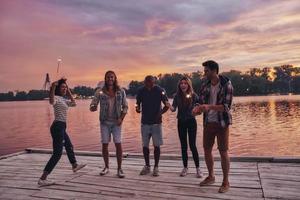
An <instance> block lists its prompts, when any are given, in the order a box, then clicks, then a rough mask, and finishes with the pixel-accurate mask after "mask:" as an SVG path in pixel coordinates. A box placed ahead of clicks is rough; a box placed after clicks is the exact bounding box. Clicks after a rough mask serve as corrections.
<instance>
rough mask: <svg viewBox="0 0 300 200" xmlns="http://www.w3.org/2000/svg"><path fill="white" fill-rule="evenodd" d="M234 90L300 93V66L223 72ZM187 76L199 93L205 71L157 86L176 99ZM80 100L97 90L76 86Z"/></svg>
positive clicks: (131, 90) (132, 91)
mask: <svg viewBox="0 0 300 200" xmlns="http://www.w3.org/2000/svg"><path fill="white" fill-rule="evenodd" d="M221 75H224V76H227V77H228V78H229V79H230V80H231V82H232V85H233V87H234V95H235V96H251V95H268V94H287V93H293V94H300V67H294V66H293V65H282V66H278V67H272V68H270V67H264V68H251V69H250V70H248V71H246V72H242V71H237V70H231V71H228V72H223V73H221ZM183 76H187V77H189V78H190V79H191V81H192V83H193V87H194V90H195V91H196V92H197V93H198V92H199V90H200V87H201V84H202V81H203V77H204V74H203V72H200V71H197V72H192V73H188V74H180V73H170V74H159V75H157V77H156V78H157V84H158V85H160V86H161V87H163V88H164V89H165V90H166V92H167V95H168V96H169V97H172V96H173V95H174V94H175V93H176V90H177V84H178V81H179V80H180V79H181V78H182V77H183ZM142 85H143V81H137V80H132V81H131V82H130V83H129V86H128V88H126V89H125V88H124V89H125V90H126V93H127V95H130V96H135V95H136V94H137V91H138V89H139V88H140V87H141V86H142ZM71 90H72V92H73V93H74V94H75V95H76V96H77V97H78V98H86V97H91V96H93V95H94V92H95V88H92V87H87V86H76V87H74V88H73V89H71ZM48 96H49V91H46V90H30V91H29V92H25V91H16V92H7V93H0V101H24V100H42V99H45V98H48Z"/></svg>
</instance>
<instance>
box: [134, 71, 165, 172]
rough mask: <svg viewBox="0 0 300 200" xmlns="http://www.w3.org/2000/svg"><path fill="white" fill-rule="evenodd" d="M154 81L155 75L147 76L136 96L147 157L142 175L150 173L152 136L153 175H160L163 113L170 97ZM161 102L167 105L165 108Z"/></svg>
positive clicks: (145, 157)
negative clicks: (151, 143)
mask: <svg viewBox="0 0 300 200" xmlns="http://www.w3.org/2000/svg"><path fill="white" fill-rule="evenodd" d="M154 83H155V78H154V77H153V76H146V78H145V81H144V86H143V87H141V88H140V89H139V91H138V94H137V96H136V112H137V113H141V112H142V125H141V133H142V142H143V155H144V159H145V166H144V167H143V169H142V171H141V172H140V175H146V174H149V173H150V159H149V156H150V155H149V154H150V152H149V143H150V139H151V137H152V141H153V146H154V160H155V164H154V169H153V176H159V171H158V163H159V158H160V146H161V145H162V144H163V139H162V125H161V124H162V114H164V113H165V112H166V111H167V110H168V107H167V106H166V102H168V97H167V95H166V92H165V90H164V89H163V88H161V87H159V86H158V85H155V84H154ZM161 103H163V104H164V105H165V106H164V108H163V109H162V107H161ZM141 108H142V110H141Z"/></svg>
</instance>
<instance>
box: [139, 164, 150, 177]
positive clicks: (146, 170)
mask: <svg viewBox="0 0 300 200" xmlns="http://www.w3.org/2000/svg"><path fill="white" fill-rule="evenodd" d="M150 171H151V168H150V166H146V165H145V166H144V167H143V169H142V171H141V172H140V175H147V174H149V173H150Z"/></svg>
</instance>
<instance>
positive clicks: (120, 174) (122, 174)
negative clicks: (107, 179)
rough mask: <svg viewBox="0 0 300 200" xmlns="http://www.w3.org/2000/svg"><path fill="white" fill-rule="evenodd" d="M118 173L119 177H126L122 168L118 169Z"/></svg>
mask: <svg viewBox="0 0 300 200" xmlns="http://www.w3.org/2000/svg"><path fill="white" fill-rule="evenodd" d="M117 175H118V177H119V178H124V177H125V174H124V172H123V170H122V169H118V174H117Z"/></svg>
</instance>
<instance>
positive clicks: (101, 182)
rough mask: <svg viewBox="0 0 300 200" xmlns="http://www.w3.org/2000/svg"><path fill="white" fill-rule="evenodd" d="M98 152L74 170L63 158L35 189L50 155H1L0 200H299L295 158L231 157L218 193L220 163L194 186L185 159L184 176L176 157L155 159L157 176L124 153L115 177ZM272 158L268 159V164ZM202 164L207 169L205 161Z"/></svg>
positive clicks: (83, 157) (113, 161) (299, 175)
mask: <svg viewBox="0 0 300 200" xmlns="http://www.w3.org/2000/svg"><path fill="white" fill-rule="evenodd" d="M99 155H100V154H98V153H82V152H81V153H79V154H78V155H77V160H78V161H79V162H83V163H87V164H88V165H87V167H86V168H84V169H82V170H81V171H79V172H77V173H73V172H72V171H71V167H70V165H69V163H68V160H67V157H66V156H63V157H62V159H61V161H60V162H59V164H58V166H57V167H56V168H55V169H54V171H53V173H52V174H51V175H50V176H49V179H51V180H54V181H56V182H57V185H53V186H48V187H42V188H40V187H37V181H38V178H39V176H40V175H41V173H42V170H43V167H44V166H45V164H46V162H47V161H48V159H49V157H50V154H48V153H47V151H43V150H32V151H31V153H29V152H28V151H27V152H24V153H20V154H14V155H12V156H7V157H6V156H4V157H1V158H0V199H28V200H29V199H30V200H34V199H80V200H82V199H119V198H124V199H236V200H243V199H300V163H299V161H300V160H299V159H283V158H281V159H277V158H275V159H274V158H268V157H264V158H249V157H248V158H232V160H233V162H231V172H230V182H231V189H230V191H229V192H227V193H225V194H219V193H218V188H219V185H220V184H221V180H222V172H221V166H220V162H219V161H217V162H215V168H216V178H217V181H216V183H215V184H214V185H212V186H208V187H199V182H200V180H202V179H198V178H196V177H195V168H194V167H192V166H193V162H192V161H190V166H191V167H190V169H189V175H188V176H187V177H179V176H178V174H179V172H180V170H181V166H182V164H181V160H180V159H178V158H179V157H174V156H164V157H162V160H161V162H160V176H159V177H152V176H150V175H147V176H139V175H138V174H139V171H140V170H141V168H142V166H143V159H142V157H141V156H139V155H133V154H132V155H126V157H125V158H124V161H123V170H124V172H125V173H126V178H124V179H119V178H117V177H116V159H115V157H112V158H110V163H111V164H110V174H108V175H107V176H99V172H100V170H101V169H100V168H99V167H102V166H103V160H102V158H100V157H99ZM269 161H271V162H269ZM201 168H202V170H203V171H204V172H205V173H206V168H205V164H204V162H203V161H202V162H201Z"/></svg>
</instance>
